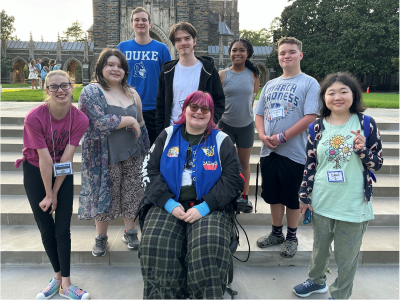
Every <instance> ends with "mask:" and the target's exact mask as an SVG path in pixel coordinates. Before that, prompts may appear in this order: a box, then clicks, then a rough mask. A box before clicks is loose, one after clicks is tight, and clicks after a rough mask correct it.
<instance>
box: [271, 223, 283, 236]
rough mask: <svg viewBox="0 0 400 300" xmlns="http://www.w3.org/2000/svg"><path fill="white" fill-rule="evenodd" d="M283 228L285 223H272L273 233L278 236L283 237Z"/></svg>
mask: <svg viewBox="0 0 400 300" xmlns="http://www.w3.org/2000/svg"><path fill="white" fill-rule="evenodd" d="M282 228H283V225H281V226H274V225H272V234H273V235H274V236H276V237H278V238H280V237H282V236H283V233H282Z"/></svg>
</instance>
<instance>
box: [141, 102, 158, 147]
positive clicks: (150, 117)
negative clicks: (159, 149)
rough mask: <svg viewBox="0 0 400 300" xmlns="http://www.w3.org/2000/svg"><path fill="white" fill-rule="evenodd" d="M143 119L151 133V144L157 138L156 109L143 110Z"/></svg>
mask: <svg viewBox="0 0 400 300" xmlns="http://www.w3.org/2000/svg"><path fill="white" fill-rule="evenodd" d="M142 114H143V119H144V123H145V124H146V128H147V133H148V134H149V140H150V145H153V143H154V141H155V140H156V138H157V136H156V110H148V111H143V112H142Z"/></svg>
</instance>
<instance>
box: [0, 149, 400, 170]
mask: <svg viewBox="0 0 400 300" xmlns="http://www.w3.org/2000/svg"><path fill="white" fill-rule="evenodd" d="M21 157H22V155H21V152H2V154H1V164H0V165H1V170H2V171H18V169H17V168H15V166H14V163H15V161H16V160H17V159H20V158H21ZM259 161H260V156H259V155H254V154H253V155H251V156H250V172H252V173H256V172H257V163H258V162H259ZM81 162H82V154H81V153H75V154H74V162H73V168H74V170H75V172H80V171H81ZM20 168H21V167H20ZM376 173H377V174H399V158H398V157H391V156H385V157H384V164H383V166H382V168H381V169H380V170H379V171H378V172H376Z"/></svg>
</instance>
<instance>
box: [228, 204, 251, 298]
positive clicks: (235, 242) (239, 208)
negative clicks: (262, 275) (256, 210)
mask: <svg viewBox="0 0 400 300" xmlns="http://www.w3.org/2000/svg"><path fill="white" fill-rule="evenodd" d="M247 201H248V200H246V199H243V198H242V197H240V196H238V197H237V198H236V199H234V200H233V202H232V205H233V213H234V220H233V228H232V236H231V243H230V245H229V250H230V251H231V254H232V260H231V264H230V266H229V269H228V280H227V285H226V289H225V292H226V293H228V295H229V296H231V299H235V296H237V295H238V292H237V291H235V290H233V289H232V288H231V287H230V286H229V285H230V284H231V283H232V282H233V257H235V256H234V254H235V252H236V250H237V247H238V246H239V232H238V230H237V227H236V222H237V220H236V215H237V214H240V213H241V212H243V211H244V210H245V209H246V206H247ZM239 225H240V224H239ZM240 227H242V226H240ZM242 229H243V227H242ZM246 238H247V234H246ZM247 241H248V239H247ZM249 255H250V244H249ZM249 255H248V256H247V259H248V258H249ZM235 258H236V257H235ZM247 259H246V260H245V261H247Z"/></svg>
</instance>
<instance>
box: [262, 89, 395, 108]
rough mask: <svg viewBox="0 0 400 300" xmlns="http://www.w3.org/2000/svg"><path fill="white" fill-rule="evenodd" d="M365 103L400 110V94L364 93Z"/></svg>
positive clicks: (373, 106)
mask: <svg viewBox="0 0 400 300" xmlns="http://www.w3.org/2000/svg"><path fill="white" fill-rule="evenodd" d="M260 93H261V89H260V90H259V91H258V94H257V96H256V100H259V98H260ZM362 96H363V101H364V104H365V105H366V106H367V107H370V108H399V94H387V93H369V94H367V93H363V95H362Z"/></svg>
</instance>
